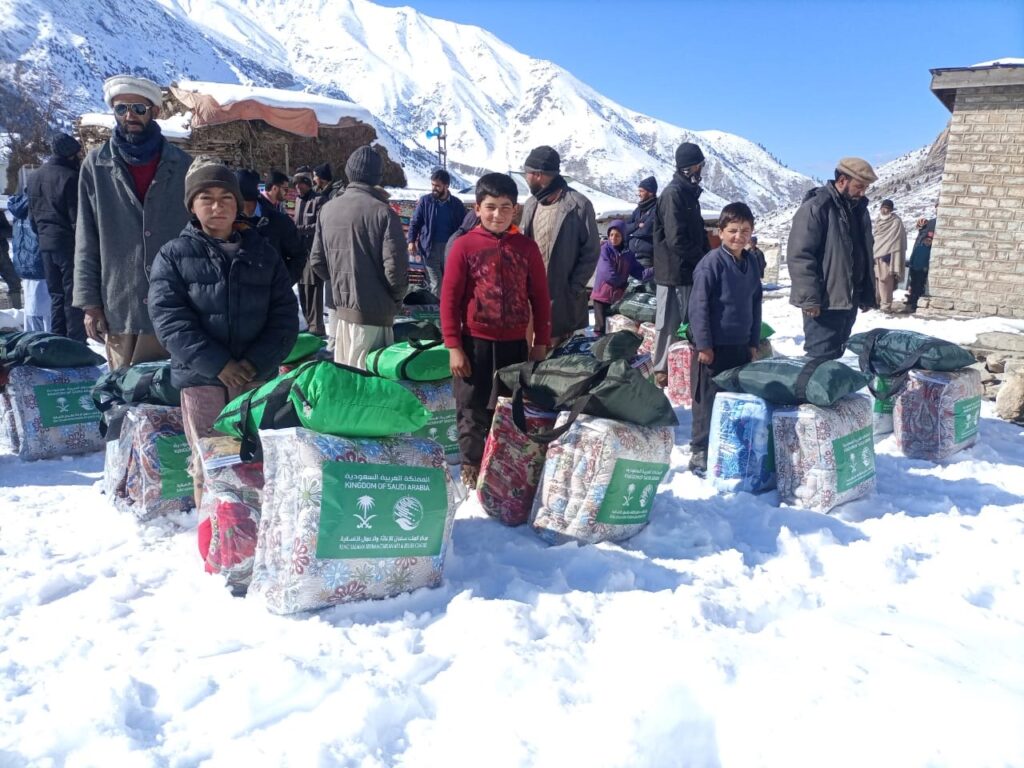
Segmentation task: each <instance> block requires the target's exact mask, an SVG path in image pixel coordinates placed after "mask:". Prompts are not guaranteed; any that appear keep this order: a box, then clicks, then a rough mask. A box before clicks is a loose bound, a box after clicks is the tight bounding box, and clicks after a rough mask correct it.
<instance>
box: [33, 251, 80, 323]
mask: <svg viewBox="0 0 1024 768" xmlns="http://www.w3.org/2000/svg"><path fill="white" fill-rule="evenodd" d="M40 253H41V255H42V257H43V269H44V270H45V272H46V290H47V292H48V293H49V294H50V330H51V331H52V332H53V333H55V334H57V335H58V336H67V337H68V338H69V339H75V340H76V341H82V342H84V341H85V313H84V312H83V311H82V310H80V309H78V308H77V307H73V306H71V295H72V293H73V292H74V289H75V254H74V252H73V251H71V252H65V251H41V252H40Z"/></svg>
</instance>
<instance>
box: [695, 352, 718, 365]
mask: <svg viewBox="0 0 1024 768" xmlns="http://www.w3.org/2000/svg"><path fill="white" fill-rule="evenodd" d="M697 360H698V362H700V363H701V364H702V365H711V364H712V363H714V362H715V350H713V349H699V350H697Z"/></svg>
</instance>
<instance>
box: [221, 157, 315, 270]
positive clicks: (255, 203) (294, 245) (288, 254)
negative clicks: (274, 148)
mask: <svg viewBox="0 0 1024 768" xmlns="http://www.w3.org/2000/svg"><path fill="white" fill-rule="evenodd" d="M235 179H236V180H237V181H238V188H239V190H240V191H241V193H242V207H241V209H240V210H239V211H238V219H239V221H241V222H243V223H244V224H248V225H249V226H250V227H253V228H254V229H255V230H256V231H257V232H259V233H260V234H261V235H263V237H264V239H266V241H267V242H268V243H270V246H271V247H272V248H273V249H274V251H275V252H276V253H277V254H278V255H279V256H280V257H281V260H282V261H283V262H284V265H285V268H286V269H287V270H288V274H289V275H290V276H291V278H292V285H295V283H297V282H298V281H299V278H300V277H302V270H303V268H304V267H305V266H306V253H305V251H303V249H302V242H301V241H300V240H299V230H298V228H296V226H295V222H294V221H292V219H291V216H289V215H288V214H286V213H281V212H280V211H279V210H278V209H277V207H276V206H275V205H274V203H273V201H271V200H270V199H268V198H267V197H266V196H265V195H262V194H260V177H259V174H258V173H256V171H249V170H238V171H235Z"/></svg>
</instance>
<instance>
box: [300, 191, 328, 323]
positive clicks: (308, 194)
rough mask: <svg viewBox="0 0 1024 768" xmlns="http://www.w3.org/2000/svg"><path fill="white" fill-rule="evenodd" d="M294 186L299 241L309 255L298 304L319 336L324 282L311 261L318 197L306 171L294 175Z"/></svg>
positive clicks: (322, 320)
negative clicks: (315, 271)
mask: <svg viewBox="0 0 1024 768" xmlns="http://www.w3.org/2000/svg"><path fill="white" fill-rule="evenodd" d="M292 186H293V187H295V191H296V193H298V196H297V197H296V198H295V211H294V215H295V227H296V228H297V229H298V230H299V241H300V242H301V243H302V252H303V253H304V254H305V256H306V264H305V268H304V269H303V271H302V276H301V277H300V279H299V303H300V304H301V305H302V314H303V317H305V318H306V325H308V326H309V332H310V333H315V334H316V335H317V336H323V335H324V334H325V328H324V281H323V280H322V279H321V278H320V277H318V276H317V275H316V273H314V272H313V269H312V267H311V266H310V264H309V253H310V251H311V250H312V248H313V237H314V235H315V234H316V218H317V209H318V204H319V202H320V198H319V196H317V194H316V192H314V191H313V182H312V181H311V180H310V178H309V176H308V175H306V174H305V173H296V175H295V176H293V177H292Z"/></svg>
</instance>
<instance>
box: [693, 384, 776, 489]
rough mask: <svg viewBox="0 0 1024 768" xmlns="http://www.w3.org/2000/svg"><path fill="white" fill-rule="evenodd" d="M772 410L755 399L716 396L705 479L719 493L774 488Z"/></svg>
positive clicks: (723, 393)
mask: <svg viewBox="0 0 1024 768" xmlns="http://www.w3.org/2000/svg"><path fill="white" fill-rule="evenodd" d="M773 410H774V407H773V406H772V405H771V404H770V403H768V402H766V401H764V400H762V399H761V398H760V397H757V396H755V395H747V394H743V393H736V392H719V393H718V394H717V395H716V396H715V404H714V407H713V408H712V411H711V439H710V442H709V445H708V473H707V476H708V479H709V480H710V481H711V483H712V484H713V485H714V486H715V487H716V488H718V489H719V490H721V491H745V492H747V493H760V492H761V491H767V490H771V489H772V488H774V487H775V445H774V442H773V440H772V412H773Z"/></svg>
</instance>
